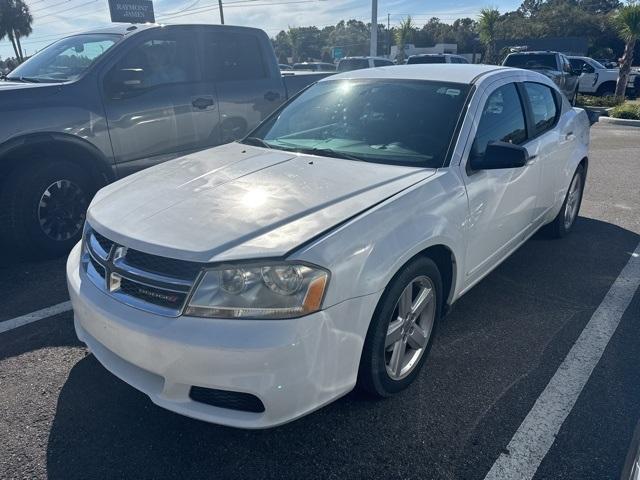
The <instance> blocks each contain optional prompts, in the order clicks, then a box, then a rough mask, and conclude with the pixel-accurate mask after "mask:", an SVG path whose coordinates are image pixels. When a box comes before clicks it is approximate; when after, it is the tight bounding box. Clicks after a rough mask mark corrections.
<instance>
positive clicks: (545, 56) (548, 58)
mask: <svg viewBox="0 0 640 480" xmlns="http://www.w3.org/2000/svg"><path fill="white" fill-rule="evenodd" d="M504 66H505V67H515V68H526V69H535V68H539V69H545V70H557V69H558V63H557V62H556V56H555V54H553V53H536V54H534V55H531V54H526V53H520V54H518V53H516V54H511V55H509V56H508V57H507V58H506V60H505V61H504Z"/></svg>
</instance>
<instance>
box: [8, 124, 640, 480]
mask: <svg viewBox="0 0 640 480" xmlns="http://www.w3.org/2000/svg"><path fill="white" fill-rule="evenodd" d="M639 244H640V129H634V128H631V127H617V126H612V125H604V124H601V125H598V126H596V127H594V128H593V129H592V147H591V155H590V164H589V175H588V179H587V187H586V191H585V197H584V201H583V204H582V210H581V217H580V218H579V220H578V222H577V224H576V226H575V230H574V231H573V233H572V234H571V235H570V236H568V237H567V238H565V239H563V240H550V239H547V238H545V237H544V236H543V235H541V234H538V235H536V236H534V238H532V239H531V240H530V241H529V242H527V243H526V244H525V245H524V246H523V247H522V248H520V250H519V251H517V252H516V253H515V254H514V255H513V256H512V257H511V258H510V259H509V260H507V261H506V262H505V263H503V264H502V265H501V266H500V267H499V268H498V269H497V270H496V271H494V272H493V273H492V274H491V275H489V276H488V277H487V278H486V279H485V280H483V281H482V282H481V283H480V284H479V285H478V286H477V287H475V288H474V289H473V290H472V291H470V292H469V293H468V294H467V295H465V296H464V297H463V298H462V299H461V300H460V301H459V302H458V303H457V304H456V305H455V307H454V309H453V311H452V313H451V314H450V315H449V316H448V317H447V318H446V319H445V321H444V322H443V323H442V324H441V325H440V328H439V331H438V334H437V337H436V340H435V343H434V346H433V349H432V352H431V356H430V357H429V358H428V360H427V363H426V365H425V369H424V370H423V371H422V373H421V375H420V377H419V379H418V380H417V382H416V383H415V384H414V385H413V386H412V387H411V388H409V389H408V390H406V391H404V392H402V393H401V394H400V395H398V396H396V397H393V398H391V399H387V400H384V401H372V400H369V399H367V398H364V397H362V396H361V395H359V394H357V393H351V394H349V395H347V396H346V397H344V398H342V399H340V400H338V401H336V402H334V403H333V404H331V405H329V406H327V407H325V408H323V409H321V410H319V411H317V412H315V413H313V414H311V415H309V416H307V417H304V418H302V419H300V420H298V421H295V422H293V423H290V424H287V425H284V426H282V427H278V428H275V429H271V430H264V431H243V430H235V429H230V428H225V427H219V426H216V425H209V424H206V423H203V422H199V421H195V420H191V419H188V418H185V417H181V416H179V415H176V414H173V413H170V412H168V411H165V410H163V409H161V408H159V407H157V406H155V405H153V404H152V403H151V402H150V401H149V400H148V399H147V398H146V397H145V396H144V395H143V394H141V393H139V392H137V391H136V390H134V389H133V388H131V387H129V386H128V385H126V384H125V383H123V382H121V381H120V380H118V379H117V378H115V377H114V376H113V375H111V374H110V373H108V372H107V371H106V370H105V369H104V368H103V367H102V366H101V365H100V364H99V363H98V362H97V361H96V360H95V359H94V358H93V357H92V356H91V355H90V354H87V352H86V350H85V348H84V347H83V346H82V345H81V344H80V343H79V342H78V340H77V339H76V337H75V334H74V331H73V322H72V314H71V312H69V311H64V312H62V313H59V314H56V315H53V316H49V317H47V318H45V319H43V320H40V321H37V322H34V323H31V324H29V325H25V326H22V327H19V328H15V329H11V330H8V331H5V332H4V333H0V411H1V412H2V415H1V416H0V478H3V479H5V478H7V479H13V478H16V479H32V478H45V477H48V478H52V479H74V478H82V479H89V478H156V479H160V478H217V479H224V478H296V479H303V478H304V479H312V478H323V479H327V478H329V479H331V478H336V479H341V478H367V479H370V478H385V479H387V478H403V479H430V478H443V479H458V478H459V479H483V478H485V476H487V473H488V472H489V471H490V469H491V468H492V466H493V465H494V463H495V462H496V460H498V459H499V458H503V459H509V456H511V455H515V452H514V451H512V450H511V449H513V448H514V445H515V446H517V445H516V444H517V443H518V442H515V443H513V442H512V438H514V434H516V433H517V432H519V431H520V430H521V424H523V420H525V419H528V418H530V417H529V413H530V412H531V411H533V410H535V408H536V406H537V405H538V403H539V402H537V400H538V399H539V398H542V397H543V395H544V394H545V392H546V391H547V389H546V387H547V385H548V384H549V383H550V380H552V379H555V378H556V373H557V372H558V371H563V368H564V365H565V363H563V361H564V360H565V358H568V354H569V353H570V352H572V351H573V350H572V347H574V345H577V342H576V341H577V340H578V339H579V337H580V336H581V332H583V330H584V329H585V326H588V325H589V324H590V320H591V319H592V318H594V317H596V316H598V315H601V316H604V317H606V318H609V317H611V316H612V315H613V314H612V313H611V312H609V311H608V310H607V309H608V308H609V306H608V305H610V303H607V302H608V299H609V298H610V296H611V295H609V294H608V292H609V291H610V289H612V290H614V289H613V288H612V286H614V283H615V284H616V285H617V284H618V283H617V281H616V279H617V278H619V276H621V275H622V274H621V272H623V273H624V272H627V277H628V278H627V277H625V278H626V281H627V284H626V288H627V290H628V289H629V286H630V285H631V287H632V290H631V295H630V298H631V297H632V299H631V301H630V303H629V304H628V306H626V305H625V306H624V308H623V309H622V310H621V312H620V316H619V324H617V323H616V326H617V328H615V329H614V331H613V334H612V336H611V338H610V340H609V341H608V343H606V342H605V343H604V344H603V346H604V345H606V348H604V353H603V355H602V357H601V358H599V361H597V364H596V363H594V364H595V368H594V369H593V371H592V372H591V371H589V372H587V373H586V377H585V379H586V378H588V380H585V381H586V384H585V385H584V388H581V389H579V390H578V391H577V392H576V399H575V404H573V403H572V404H571V405H570V406H569V408H566V409H565V410H566V411H564V412H563V416H562V418H563V421H562V423H561V427H560V429H559V431H558V432H557V433H555V432H554V435H555V436H554V437H553V438H552V442H550V444H549V448H545V449H544V451H543V452H542V455H541V457H540V462H538V463H539V465H536V469H535V470H534V472H535V475H534V476H533V478H535V479H617V478H619V477H620V473H621V471H622V469H623V466H624V463H625V459H626V456H627V452H628V449H629V444H630V442H631V438H632V436H633V432H634V428H635V426H636V423H637V422H638V420H639V419H640V369H638V365H640V349H639V348H638V345H639V344H640V329H638V323H639V322H640V291H639V290H637V285H638V282H640V279H639V278H637V277H636V274H635V273H634V272H637V271H638V269H636V270H633V271H631V273H630V274H629V273H628V269H627V267H625V266H626V265H628V264H629V263H630V262H631V261H632V255H633V254H634V252H636V255H637V252H638V251H640V250H638V246H639ZM0 261H1V262H2V264H1V266H0V268H1V272H2V275H0V291H2V292H3V299H2V307H1V308H0V332H1V331H2V326H3V325H8V324H9V323H8V322H11V321H12V319H15V318H16V317H19V316H22V315H25V314H28V313H30V312H34V311H37V310H40V309H43V308H46V307H50V306H52V305H57V304H59V303H61V302H64V301H66V300H67V299H68V296H67V293H66V285H65V279H64V263H65V260H64V259H58V260H51V261H41V262H26V261H22V260H19V259H14V258H11V255H7V254H5V257H4V258H3V259H2V260H0ZM636 263H637V262H636ZM633 292H635V293H633ZM614 297H615V295H614ZM603 300H605V302H604V303H603ZM614 300H615V299H614ZM601 304H602V305H601ZM599 307H600V308H599ZM580 338H582V337H580ZM559 368H560V370H559ZM545 398H546V397H545ZM550 398H552V399H553V398H556V397H553V396H552V397H550ZM532 409H533V410H532ZM565 416H566V418H565ZM533 418H534V419H535V417H533ZM538 420H541V422H540V423H544V420H545V418H542V419H538ZM524 438H525V440H524V442H525V443H526V441H528V440H527V438H528V437H526V436H525V437H524ZM511 473H512V474H513V476H511V477H509V476H508V475H507V474H504V475H503V476H500V475H498V476H497V477H493V478H529V477H527V476H526V475H524V474H519V473H517V472H516V473H514V472H511Z"/></svg>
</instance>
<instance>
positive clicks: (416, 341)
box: [358, 258, 442, 397]
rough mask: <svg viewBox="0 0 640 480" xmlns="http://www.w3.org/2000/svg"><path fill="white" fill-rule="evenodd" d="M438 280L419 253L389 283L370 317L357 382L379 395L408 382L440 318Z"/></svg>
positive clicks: (434, 269) (433, 266) (428, 261)
mask: <svg viewBox="0 0 640 480" xmlns="http://www.w3.org/2000/svg"><path fill="white" fill-rule="evenodd" d="M441 295H442V280H441V277H440V272H439V271H438V268H437V266H436V264H435V263H434V262H433V261H432V260H431V259H430V258H418V259H416V260H414V261H412V262H411V263H410V264H409V265H407V266H406V267H405V268H404V269H403V270H402V271H401V272H400V273H399V274H398V275H396V277H395V278H394V279H393V280H392V282H391V283H390V284H389V286H388V287H387V289H386V290H385V293H384V294H383V296H382V298H381V300H380V303H379V305H378V308H377V309H376V313H375V314H374V317H373V319H372V321H371V325H370V327H369V332H368V334H367V339H366V342H365V346H364V349H363V353H362V359H361V361H360V370H359V374H358V383H359V386H360V387H361V388H362V389H364V390H365V391H367V392H369V393H370V394H373V395H375V396H379V397H387V396H390V395H393V394H394V393H397V392H399V391H401V390H403V389H405V388H407V387H408V386H409V385H410V384H411V383H412V382H413V381H414V379H415V378H416V376H417V375H418V373H419V372H420V369H421V368H422V365H423V364H424V361H425V359H426V357H427V355H428V353H429V350H430V348H431V343H432V339H433V335H434V332H435V327H436V323H437V321H438V319H439V318H440V312H441V303H442V298H441Z"/></svg>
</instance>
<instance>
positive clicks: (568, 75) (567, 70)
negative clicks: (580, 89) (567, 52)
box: [560, 54, 580, 99]
mask: <svg viewBox="0 0 640 480" xmlns="http://www.w3.org/2000/svg"><path fill="white" fill-rule="evenodd" d="M560 67H561V71H562V78H563V80H562V82H563V84H562V91H563V92H564V94H565V95H566V96H567V98H569V99H572V98H573V93H574V92H575V91H576V87H577V86H578V81H579V80H580V75H576V74H575V73H574V71H573V68H571V63H570V62H569V59H568V58H567V57H565V56H564V55H562V54H560Z"/></svg>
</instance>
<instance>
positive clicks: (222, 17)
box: [218, 0, 224, 25]
mask: <svg viewBox="0 0 640 480" xmlns="http://www.w3.org/2000/svg"><path fill="white" fill-rule="evenodd" d="M218 6H219V7H220V23H221V24H222V25H224V12H223V11H222V0H218Z"/></svg>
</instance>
